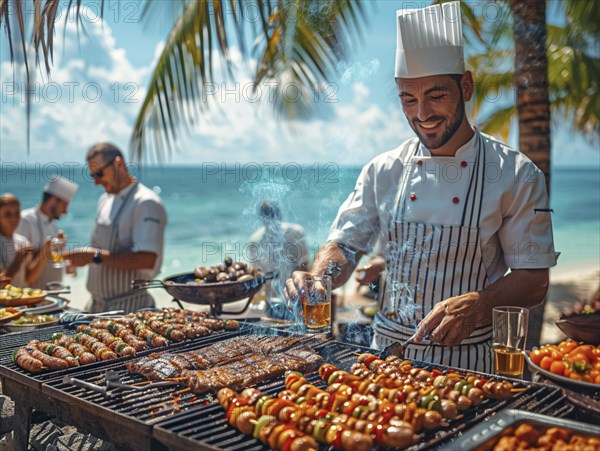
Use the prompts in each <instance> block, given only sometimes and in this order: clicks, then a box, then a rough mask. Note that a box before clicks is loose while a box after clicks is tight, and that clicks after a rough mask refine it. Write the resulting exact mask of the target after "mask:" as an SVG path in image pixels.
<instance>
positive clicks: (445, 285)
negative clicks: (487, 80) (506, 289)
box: [372, 134, 493, 372]
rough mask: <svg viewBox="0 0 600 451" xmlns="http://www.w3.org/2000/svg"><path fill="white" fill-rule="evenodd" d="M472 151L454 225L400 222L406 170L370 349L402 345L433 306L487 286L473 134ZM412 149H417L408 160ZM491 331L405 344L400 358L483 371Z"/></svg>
mask: <svg viewBox="0 0 600 451" xmlns="http://www.w3.org/2000/svg"><path fill="white" fill-rule="evenodd" d="M477 140H478V151H477V155H476V157H475V162H474V164H473V169H472V171H471V175H470V180H469V183H468V191H467V196H466V199H465V202H464V203H463V205H464V207H463V213H462V221H461V224H460V225H447V224H425V223H417V222H408V221H405V220H404V216H405V205H406V197H407V192H408V191H409V189H408V178H409V176H410V173H411V172H412V171H410V170H406V171H405V174H404V177H403V180H402V182H401V186H400V190H399V193H398V196H397V201H396V211H395V213H394V214H393V215H392V219H391V224H390V229H389V230H390V233H389V242H388V243H387V244H386V250H385V254H386V267H387V273H388V274H387V280H386V282H385V290H384V295H383V299H382V305H381V306H380V309H379V312H378V313H377V315H376V316H375V320H374V323H373V329H374V336H373V342H372V346H373V347H376V348H379V349H382V348H384V347H386V346H388V345H390V344H392V343H394V342H402V341H405V340H407V339H408V338H409V337H410V336H412V335H413V333H414V332H415V330H416V327H417V325H418V323H419V321H420V320H421V319H422V318H424V317H425V316H426V315H427V314H428V313H429V312H430V311H431V309H432V308H433V306H434V304H435V303H436V302H439V301H442V300H444V299H447V298H449V297H452V296H457V295H459V294H462V293H465V292H468V291H478V290H481V289H483V288H485V286H486V285H487V276H486V271H485V267H484V264H483V256H482V252H481V247H480V245H479V222H480V216H481V203H482V201H483V196H482V193H483V183H484V169H485V151H484V148H483V144H482V140H481V136H479V134H478V138H477ZM417 150H418V144H417V147H416V149H415V152H414V155H415V156H416V152H417ZM491 334H492V327H491V325H489V326H483V327H478V328H477V329H475V331H474V332H473V333H472V334H471V335H470V336H468V337H467V338H465V339H464V340H463V341H462V343H461V344H460V345H459V346H454V347H446V346H440V345H437V344H433V343H431V342H430V341H429V340H424V341H423V342H422V343H420V344H411V345H410V346H408V348H407V349H406V353H405V357H406V358H408V359H414V360H422V361H426V362H431V363H437V364H441V365H449V366H454V367H461V368H468V369H471V370H478V371H483V372H491V371H492V370H493V362H492V360H493V359H492V348H491Z"/></svg>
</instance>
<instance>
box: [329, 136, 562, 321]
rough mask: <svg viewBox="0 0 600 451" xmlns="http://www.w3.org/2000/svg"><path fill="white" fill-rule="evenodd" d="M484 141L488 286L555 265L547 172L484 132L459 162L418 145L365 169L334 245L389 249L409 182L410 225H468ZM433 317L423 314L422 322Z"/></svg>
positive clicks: (336, 226) (340, 217)
mask: <svg viewBox="0 0 600 451" xmlns="http://www.w3.org/2000/svg"><path fill="white" fill-rule="evenodd" d="M478 134H479V137H480V139H481V140H482V144H483V152H485V158H483V159H482V161H485V167H484V174H483V176H484V178H485V183H484V185H483V186H484V188H483V193H482V204H481V206H480V211H481V217H480V222H479V228H480V235H479V241H480V242H479V246H480V247H481V250H482V252H483V260H484V266H485V270H486V273H487V279H488V283H490V284H491V283H494V282H495V281H496V280H498V279H499V278H501V277H502V276H503V275H504V274H506V272H507V270H508V269H509V268H512V269H533V268H548V267H551V266H554V265H555V264H556V256H555V252H554V244H553V236H552V223H551V218H550V208H549V200H548V195H547V191H546V185H545V180H544V176H543V173H542V172H541V171H540V170H539V169H538V168H537V167H536V166H535V165H534V164H533V163H532V162H531V161H530V160H529V158H527V157H526V156H525V155H523V154H522V153H520V152H517V151H515V150H513V149H511V148H510V147H508V146H506V145H505V144H503V143H501V142H499V141H497V140H495V139H494V138H492V137H491V136H488V135H485V134H483V133H480V132H476V133H475V135H474V136H473V138H472V139H471V140H470V141H469V142H467V143H466V144H465V145H463V146H462V147H460V148H459V149H458V150H457V152H456V154H455V155H454V156H451V157H435V156H432V154H431V152H430V151H429V150H428V149H427V148H426V147H425V146H423V145H422V144H420V143H419V141H418V140H417V139H416V138H415V139H411V140H408V141H407V142H405V143H403V144H402V145H400V146H399V147H398V148H396V149H394V150H392V151H389V152H386V153H383V154H381V155H378V156H377V157H375V158H374V159H373V160H371V162H369V163H368V164H367V165H366V166H365V167H364V168H363V169H362V171H361V173H360V175H359V177H358V180H357V182H356V186H355V188H354V191H353V192H352V193H350V195H349V196H348V198H347V199H346V201H345V202H344V203H343V204H342V205H341V207H340V209H339V211H338V214H337V216H336V218H335V220H334V222H333V224H332V228H331V232H330V235H329V238H328V239H329V240H330V241H334V242H338V243H342V244H344V245H346V246H349V247H351V248H354V249H357V250H359V251H363V252H365V253H369V252H370V251H371V249H372V247H373V245H374V244H375V243H376V241H377V239H381V240H382V242H383V243H386V242H388V241H389V236H390V233H389V232H390V230H389V228H390V224H391V223H392V216H393V215H394V214H395V213H396V212H397V208H396V207H397V204H398V200H399V199H400V198H401V197H402V196H401V195H400V194H402V193H399V188H400V185H401V180H402V178H403V177H405V176H407V185H406V186H407V190H409V191H410V192H407V193H404V194H405V196H403V198H404V199H406V202H405V205H404V220H405V221H407V222H414V223H423V224H447V225H460V224H461V223H462V222H463V215H464V214H469V211H468V210H467V211H465V208H464V205H463V202H464V201H465V198H466V195H467V192H468V190H469V183H470V181H471V179H472V177H471V176H470V174H471V173H472V172H473V164H474V162H475V161H476V155H477V151H478V149H479V146H478V145H476V143H477V142H478V140H477V138H478V136H477V135H478ZM407 171H408V172H407ZM440 300H442V299H440ZM427 313H428V311H422V312H420V315H419V316H421V318H418V317H417V318H416V320H417V321H418V320H420V319H422V317H424V316H425V315H426V314H427Z"/></svg>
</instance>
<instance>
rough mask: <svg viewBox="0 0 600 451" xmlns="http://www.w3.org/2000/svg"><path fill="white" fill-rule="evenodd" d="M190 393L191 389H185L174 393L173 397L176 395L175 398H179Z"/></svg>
mask: <svg viewBox="0 0 600 451" xmlns="http://www.w3.org/2000/svg"><path fill="white" fill-rule="evenodd" d="M189 391H190V389H189V388H184V389H183V390H178V391H176V392H175V393H173V395H175V396H179V395H183V394H185V393H188V392H189Z"/></svg>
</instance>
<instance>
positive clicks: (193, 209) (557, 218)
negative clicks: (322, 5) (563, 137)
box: [0, 163, 600, 278]
mask: <svg viewBox="0 0 600 451" xmlns="http://www.w3.org/2000/svg"><path fill="white" fill-rule="evenodd" d="M132 170H133V172H134V173H136V175H137V176H138V178H139V179H140V181H142V182H143V183H144V184H145V185H147V186H149V187H151V188H153V189H154V190H155V191H156V192H158V193H159V194H160V196H161V197H162V199H163V201H164V203H165V206H166V209H167V214H168V220H169V223H168V225H167V229H166V240H165V257H164V261H163V268H162V272H161V275H160V277H161V278H163V277H166V276H169V275H172V274H175V273H180V272H188V271H191V270H192V269H193V268H194V266H197V265H202V266H205V265H212V264H217V263H219V262H221V261H222V260H223V258H225V257H226V256H231V257H232V258H234V259H236V260H244V259H247V258H246V257H248V254H249V248H248V247H247V244H248V238H249V236H250V235H251V234H252V233H253V232H254V231H255V230H256V229H257V228H258V227H259V225H260V223H259V221H258V217H257V215H256V208H257V205H258V204H259V202H260V201H261V200H262V199H271V200H275V201H277V202H278V203H279V205H280V207H281V210H282V215H283V218H284V220H285V221H288V222H295V223H298V224H301V225H302V226H303V227H304V228H305V230H306V235H307V239H308V244H309V248H310V252H311V256H314V253H315V252H316V250H317V249H318V247H319V246H320V245H322V244H323V243H324V242H325V240H326V238H327V235H328V231H329V227H330V224H331V222H332V220H333V219H334V217H335V214H336V212H337V209H338V207H339V205H340V204H341V203H342V202H343V201H344V200H345V199H346V197H347V196H348V194H349V193H350V192H351V191H352V189H353V187H354V183H355V180H356V177H357V176H358V174H359V172H360V168H358V167H344V166H339V165H337V164H335V163H324V164H319V165H317V164H315V165H312V166H299V165H295V164H290V165H287V166H283V165H275V164H273V165H268V164H260V165H259V164H256V163H252V164H247V165H243V164H239V165H228V166H226V167H225V166H222V165H220V164H214V163H210V164H205V165H201V166H190V167H174V166H166V167H144V168H133V169H132ZM56 173H61V174H63V175H66V176H68V177H69V178H71V179H73V180H75V181H76V182H78V183H79V184H80V189H79V192H78V193H77V195H76V196H75V198H74V200H73V202H72V203H71V206H70V209H69V213H68V214H67V215H66V216H63V217H62V218H61V219H60V221H59V227H61V228H62V229H63V230H64V231H65V233H66V234H67V235H68V238H69V246H73V247H77V246H83V245H86V244H87V243H89V240H90V236H91V230H92V226H93V222H94V217H95V210H96V203H97V200H98V197H99V196H100V194H101V193H102V192H103V189H102V187H98V186H95V185H94V184H93V182H92V181H91V180H90V178H89V175H88V173H87V168H85V167H83V166H79V167H78V166H76V165H73V166H57V165H51V166H43V167H42V166H36V167H27V168H25V167H20V166H17V165H9V164H7V163H4V164H2V173H1V177H2V178H1V180H0V181H1V186H0V191H1V192H12V193H14V194H16V195H17V196H18V197H19V199H20V200H21V207H22V208H28V207H32V206H35V205H37V204H38V203H39V202H40V199H41V193H42V188H43V186H44V184H45V183H46V182H47V180H48V179H49V178H50V177H52V176H53V175H54V174H56ZM551 206H552V208H553V210H554V214H553V221H554V237H555V247H556V249H557V250H559V251H561V252H562V255H561V257H560V260H559V265H561V264H565V265H566V264H575V263H577V262H582V261H586V262H593V263H594V264H595V267H596V268H598V264H599V263H598V262H599V261H600V174H599V173H598V171H596V170H593V169H566V168H557V169H555V170H554V171H553V174H552V198H551Z"/></svg>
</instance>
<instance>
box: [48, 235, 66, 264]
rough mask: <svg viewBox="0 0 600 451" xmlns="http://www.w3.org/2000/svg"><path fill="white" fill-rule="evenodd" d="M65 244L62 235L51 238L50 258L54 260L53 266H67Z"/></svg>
mask: <svg viewBox="0 0 600 451" xmlns="http://www.w3.org/2000/svg"><path fill="white" fill-rule="evenodd" d="M65 244H66V242H65V239H64V238H62V237H56V238H52V240H50V260H52V267H53V268H57V269H58V268H63V267H64V266H65V262H64V259H63V255H62V254H63V252H64V250H65Z"/></svg>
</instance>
